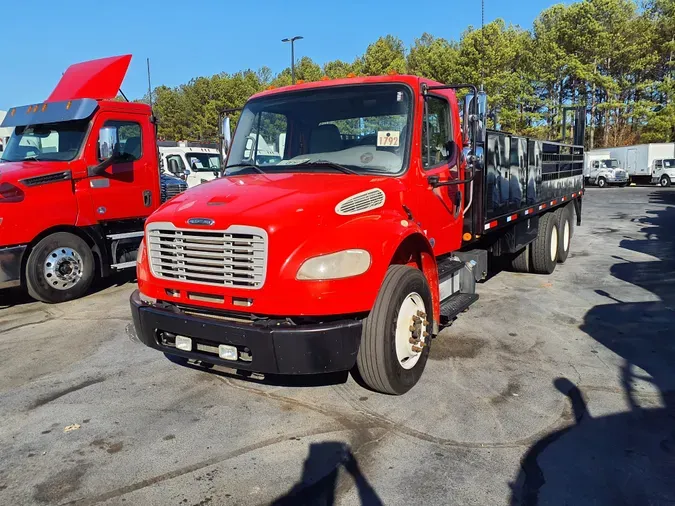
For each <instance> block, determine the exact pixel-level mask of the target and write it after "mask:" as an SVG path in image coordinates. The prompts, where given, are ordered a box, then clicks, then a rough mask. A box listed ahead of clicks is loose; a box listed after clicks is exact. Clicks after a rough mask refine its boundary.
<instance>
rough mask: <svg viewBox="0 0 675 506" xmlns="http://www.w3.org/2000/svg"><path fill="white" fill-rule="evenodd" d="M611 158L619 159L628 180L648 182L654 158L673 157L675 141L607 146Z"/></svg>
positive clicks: (651, 173) (674, 155) (652, 170)
mask: <svg viewBox="0 0 675 506" xmlns="http://www.w3.org/2000/svg"><path fill="white" fill-rule="evenodd" d="M607 150H609V153H610V155H611V158H613V159H616V160H618V161H619V166H620V167H621V168H623V169H624V170H625V171H626V173H627V174H628V177H629V178H630V181H631V182H633V183H650V182H651V181H652V176H653V173H654V168H655V161H656V160H663V159H673V158H675V143H672V142H664V143H653V144H638V145H635V146H623V147H616V148H607Z"/></svg>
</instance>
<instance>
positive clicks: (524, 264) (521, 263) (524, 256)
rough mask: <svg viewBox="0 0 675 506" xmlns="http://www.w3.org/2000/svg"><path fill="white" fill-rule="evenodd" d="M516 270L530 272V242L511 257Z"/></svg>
mask: <svg viewBox="0 0 675 506" xmlns="http://www.w3.org/2000/svg"><path fill="white" fill-rule="evenodd" d="M511 269H512V270H513V271H514V272H525V273H527V272H530V245H529V244H528V245H527V246H525V247H524V248H523V249H522V250H520V251H519V252H518V253H516V256H514V257H513V258H512V259H511Z"/></svg>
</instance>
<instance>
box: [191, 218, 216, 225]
mask: <svg viewBox="0 0 675 506" xmlns="http://www.w3.org/2000/svg"><path fill="white" fill-rule="evenodd" d="M187 222H188V224H189V225H206V226H207V227H210V226H211V225H213V224H214V223H215V221H213V220H212V219H210V218H190V219H189V220H187Z"/></svg>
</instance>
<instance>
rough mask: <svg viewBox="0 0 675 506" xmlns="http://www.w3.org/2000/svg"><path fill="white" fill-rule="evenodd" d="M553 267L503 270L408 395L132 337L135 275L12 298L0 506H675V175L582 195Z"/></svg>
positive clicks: (0, 308)
mask: <svg viewBox="0 0 675 506" xmlns="http://www.w3.org/2000/svg"><path fill="white" fill-rule="evenodd" d="M571 251H572V253H571V254H570V258H569V259H568V261H567V263H566V264H565V265H564V266H558V268H557V269H556V271H555V273H554V274H553V275H551V276H537V275H525V274H514V273H510V272H499V273H497V274H496V275H494V276H493V277H492V278H491V279H490V280H489V281H487V282H486V283H484V284H482V285H481V286H480V287H479V293H480V297H481V298H480V300H479V301H478V303H477V304H475V305H474V306H473V307H472V309H471V310H470V311H469V312H468V313H466V314H464V315H462V317H461V318H460V319H459V320H458V321H457V322H456V323H455V324H454V325H453V326H452V327H450V328H448V329H446V330H444V331H443V332H442V334H441V335H440V336H439V337H438V338H437V339H436V340H435V341H434V342H433V344H432V348H431V356H430V362H429V363H428V365H427V369H426V372H425V374H424V376H423V378H422V380H421V382H420V383H419V384H418V385H417V386H416V387H415V388H414V389H413V390H412V391H411V392H409V393H408V394H407V395H404V396H402V397H390V396H384V395H380V394H376V393H373V392H370V391H368V390H365V389H363V388H362V387H361V386H359V385H358V384H357V383H356V382H355V381H354V380H353V379H351V377H346V376H341V375H338V376H331V377H329V378H319V379H316V378H315V379H314V380H312V381H298V380H293V381H290V380H289V381H279V380H272V381H268V382H266V383H263V382H259V381H255V380H244V379H241V378H237V377H234V376H231V375H228V374H226V373H219V372H204V371H201V370H197V369H191V368H187V367H182V366H179V365H176V364H174V363H172V362H170V361H169V360H167V359H166V358H165V357H164V356H163V355H161V354H159V353H157V352H156V351H154V350H151V349H147V348H145V347H144V346H142V345H141V344H139V343H138V342H137V341H136V340H135V339H134V336H133V332H132V331H131V326H130V314H129V309H128V298H129V295H130V294H131V292H132V291H133V289H134V284H133V283H132V282H124V281H125V280H124V279H121V280H119V281H120V283H119V284H117V285H115V286H107V287H102V289H101V290H99V291H98V292H97V293H94V294H92V295H90V296H89V297H86V298H84V299H81V300H78V301H74V302H72V303H66V304H62V305H58V306H49V305H44V304H41V303H36V302H31V301H29V300H28V299H26V298H25V297H23V296H22V295H21V294H20V293H19V292H17V291H12V292H5V293H2V294H0V455H1V456H2V458H0V504H7V505H10V504H11V505H19V504H77V505H84V504H109V505H112V504H127V505H129V504H131V505H145V504H148V505H154V504H157V505H190V506H191V505H207V504H209V505H220V504H242V505H243V504H246V505H248V504H252V505H257V504H269V503H274V504H333V501H334V503H336V504H345V505H351V504H368V505H377V504H387V505H397V504H477V505H488V504H574V505H580V504H675V189H660V188H648V187H640V188H615V189H604V190H598V189H589V190H588V192H587V195H586V198H585V200H584V223H583V225H582V226H581V227H578V228H577V229H576V230H575V235H574V237H573V240H572V250H571Z"/></svg>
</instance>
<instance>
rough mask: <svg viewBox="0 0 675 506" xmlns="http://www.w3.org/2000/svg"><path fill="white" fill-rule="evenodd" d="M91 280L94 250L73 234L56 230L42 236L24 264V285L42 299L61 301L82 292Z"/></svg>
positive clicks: (34, 295)
mask: <svg viewBox="0 0 675 506" xmlns="http://www.w3.org/2000/svg"><path fill="white" fill-rule="evenodd" d="M93 280H94V254H93V253H92V252H91V249H90V248H89V245H88V244H87V243H86V242H84V241H83V240H82V239H81V238H79V237H78V236H76V235H73V234H69V233H67V232H57V233H55V234H52V235H48V236H47V237H45V238H44V239H42V240H41V241H40V242H39V243H37V245H36V246H35V247H34V248H33V250H32V251H31V253H30V255H29V257H28V262H27V264H26V288H27V289H28V293H29V294H30V296H31V297H33V298H34V299H37V300H41V301H42V302H52V303H54V302H65V301H67V300H72V299H77V298H78V297H81V296H82V295H84V294H85V293H86V292H87V290H88V289H89V287H90V286H91V282H92V281H93Z"/></svg>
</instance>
